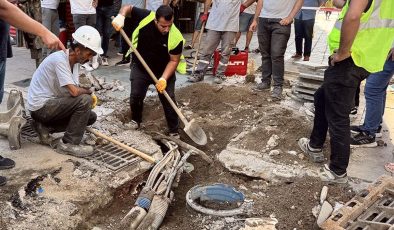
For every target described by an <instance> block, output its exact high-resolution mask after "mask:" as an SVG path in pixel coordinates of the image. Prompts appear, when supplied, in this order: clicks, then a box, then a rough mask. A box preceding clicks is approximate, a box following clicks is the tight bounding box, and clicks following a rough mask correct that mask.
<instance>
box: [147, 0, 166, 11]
mask: <svg viewBox="0 0 394 230" xmlns="http://www.w3.org/2000/svg"><path fill="white" fill-rule="evenodd" d="M168 4H170V0H146V9H147V10H150V11H156V10H157V8H159V7H160V6H161V5H168Z"/></svg>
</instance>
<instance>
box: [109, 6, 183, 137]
mask: <svg viewBox="0 0 394 230" xmlns="http://www.w3.org/2000/svg"><path fill="white" fill-rule="evenodd" d="M126 16H129V17H131V21H133V22H135V24H136V25H138V26H137V28H135V29H134V31H133V34H132V38H131V40H132V43H133V45H134V47H136V49H137V50H138V52H139V53H140V54H141V56H142V57H143V59H144V60H145V61H146V63H147V64H148V66H149V67H150V68H151V70H152V71H153V73H154V74H155V76H157V77H160V79H159V82H158V83H157V84H156V88H157V91H158V92H159V98H160V101H161V104H162V105H163V108H164V114H165V117H166V120H167V125H168V128H169V130H168V132H169V135H170V136H174V137H179V133H178V128H179V120H178V115H177V114H176V112H175V111H174V109H173V108H172V107H171V105H170V103H169V102H168V101H167V99H166V98H165V97H164V95H163V94H162V93H163V91H164V90H166V91H167V93H168V95H169V96H170V97H171V98H172V100H173V101H174V102H175V80H176V78H175V70H177V71H178V72H180V73H183V74H185V73H186V62H184V60H183V57H182V49H183V45H184V43H185V40H184V39H183V36H182V34H181V33H180V32H179V30H178V29H177V28H176V27H175V25H173V21H174V12H173V10H172V9H171V7H169V6H164V5H163V6H160V7H159V8H158V9H157V11H156V13H155V12H153V11H148V10H144V9H140V8H137V7H133V6H132V5H125V6H123V7H122V8H121V9H120V11H119V14H118V16H116V18H115V19H114V20H113V21H112V25H113V26H114V27H115V29H116V30H118V31H119V30H120V29H121V28H122V27H123V25H124V20H125V17H126ZM181 59H182V61H181ZM130 81H131V93H130V107H131V112H132V121H131V125H132V126H133V128H139V126H140V123H141V122H142V110H143V102H144V98H145V96H146V92H147V91H148V87H149V85H150V84H154V82H153V80H152V79H151V77H150V76H149V74H148V72H147V71H146V70H145V68H144V66H143V65H142V64H141V62H140V61H139V60H138V59H137V57H136V56H134V55H133V58H132V64H131V74H130Z"/></svg>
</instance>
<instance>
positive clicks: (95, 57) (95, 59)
mask: <svg viewBox="0 0 394 230" xmlns="http://www.w3.org/2000/svg"><path fill="white" fill-rule="evenodd" d="M92 67H93V69H97V68H98V67H99V62H98V55H96V56H93V58H92Z"/></svg>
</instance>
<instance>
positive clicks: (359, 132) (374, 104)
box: [350, 43, 394, 147]
mask: <svg viewBox="0 0 394 230" xmlns="http://www.w3.org/2000/svg"><path fill="white" fill-rule="evenodd" d="M393 75H394V43H393V47H392V48H391V50H390V53H389V55H388V57H387V60H386V62H385V64H384V67H383V71H380V72H377V73H372V74H371V75H369V76H368V78H367V80H366V83H365V89H364V95H365V118H364V124H363V125H360V126H358V125H357V126H351V127H350V129H351V132H352V134H355V135H354V136H351V139H350V144H351V145H354V146H361V147H377V146H378V143H377V142H376V141H375V137H382V122H383V114H384V109H385V104H386V91H387V87H388V86H389V84H390V80H391V78H392V77H393Z"/></svg>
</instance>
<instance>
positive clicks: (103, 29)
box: [96, 6, 113, 56]
mask: <svg viewBox="0 0 394 230" xmlns="http://www.w3.org/2000/svg"><path fill="white" fill-rule="evenodd" d="M112 8H113V6H98V7H97V8H96V17H97V18H96V28H97V30H98V31H99V32H100V35H101V37H102V38H101V48H103V51H104V53H103V56H107V51H108V45H109V37H110V34H109V33H110V31H111V16H113V9H112Z"/></svg>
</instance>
